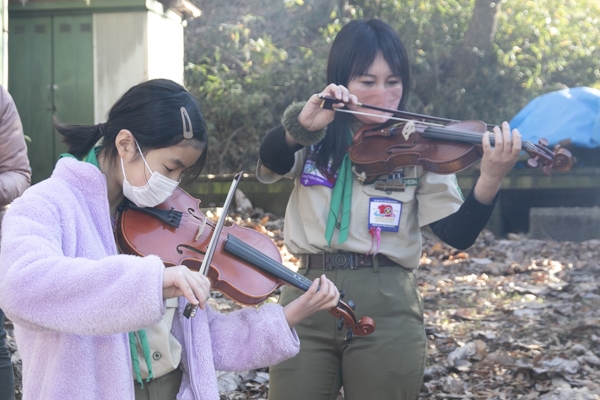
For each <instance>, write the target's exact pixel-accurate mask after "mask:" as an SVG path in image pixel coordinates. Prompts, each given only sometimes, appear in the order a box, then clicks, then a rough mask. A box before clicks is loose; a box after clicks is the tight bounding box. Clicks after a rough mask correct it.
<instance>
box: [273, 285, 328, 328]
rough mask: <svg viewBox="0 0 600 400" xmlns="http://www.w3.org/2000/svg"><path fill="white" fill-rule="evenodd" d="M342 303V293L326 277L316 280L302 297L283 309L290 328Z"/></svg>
mask: <svg viewBox="0 0 600 400" xmlns="http://www.w3.org/2000/svg"><path fill="white" fill-rule="evenodd" d="M339 301H340V292H338V290H337V288H336V287H335V285H334V284H333V282H331V281H330V280H329V279H327V278H326V277H325V275H321V277H320V278H318V279H315V281H314V282H313V283H312V285H311V286H310V288H309V289H308V290H307V291H306V293H304V294H303V295H302V296H300V297H298V298H297V299H296V300H294V301H292V302H291V303H290V304H288V305H286V306H285V307H284V308H283V314H284V315H285V319H286V320H287V322H288V325H289V326H290V328H293V327H294V326H295V325H296V324H298V323H299V322H300V321H302V320H303V319H305V318H307V317H309V316H311V315H312V314H314V313H315V312H317V311H320V310H329V309H330V308H332V307H335V306H336V305H337V304H338V302H339Z"/></svg>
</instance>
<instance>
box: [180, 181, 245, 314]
mask: <svg viewBox="0 0 600 400" xmlns="http://www.w3.org/2000/svg"><path fill="white" fill-rule="evenodd" d="M243 174H244V171H240V172H238V173H237V174H236V175H235V176H234V177H233V182H232V183H231V186H230V187H229V193H228V194H227V198H226V199H225V203H223V214H221V217H220V218H219V220H218V221H217V224H216V225H215V229H214V230H213V233H212V237H211V238H210V242H209V244H208V247H207V248H206V253H205V255H204V259H202V265H201V266H200V270H199V271H198V272H200V273H201V274H203V275H204V276H206V275H207V274H208V268H209V267H210V263H211V262H212V258H213V255H214V254H215V248H216V247H217V243H218V238H219V236H220V235H221V230H222V229H223V225H224V224H225V220H226V219H227V210H229V206H230V205H231V201H232V200H233V196H234V195H235V191H236V190H237V187H238V183H239V182H240V180H241V179H242V176H243ZM197 310H198V306H197V305H194V304H191V303H187V305H186V306H185V309H184V310H183V316H184V317H186V318H188V319H189V318H190V317H193V316H195V315H196V311H197Z"/></svg>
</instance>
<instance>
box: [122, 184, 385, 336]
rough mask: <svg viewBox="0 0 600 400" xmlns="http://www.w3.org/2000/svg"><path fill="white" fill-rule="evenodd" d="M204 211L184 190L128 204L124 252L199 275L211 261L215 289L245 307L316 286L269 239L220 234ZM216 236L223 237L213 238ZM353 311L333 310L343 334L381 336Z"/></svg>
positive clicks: (234, 230) (242, 232) (229, 229)
mask: <svg viewBox="0 0 600 400" xmlns="http://www.w3.org/2000/svg"><path fill="white" fill-rule="evenodd" d="M238 175H239V176H241V173H240V174H238ZM238 179H239V178H238ZM199 206H200V200H198V199H195V198H194V197H192V196H191V195H190V194H188V193H187V192H186V191H184V190H183V189H181V188H179V187H178V188H176V189H175V191H174V192H173V194H172V195H171V197H169V198H168V199H167V200H166V201H165V202H164V203H163V204H160V205H159V206H157V207H153V208H140V207H137V206H135V205H134V204H133V203H130V202H129V203H126V204H125V205H124V206H123V207H122V209H121V212H120V214H119V219H118V222H117V230H116V240H117V246H118V247H119V250H120V251H121V252H122V253H125V254H133V255H138V256H142V257H143V256H146V255H149V254H154V255H157V256H159V257H160V258H161V259H162V260H163V263H164V264H165V266H166V267H170V266H175V265H185V266H186V267H188V268H190V269H192V270H196V271H201V269H202V264H203V260H204V258H205V257H207V259H208V260H210V261H209V263H210V265H209V267H208V268H207V271H206V272H205V275H206V276H207V277H208V278H209V279H210V281H211V283H212V287H213V289H215V290H218V291H219V292H221V293H223V294H224V295H225V296H227V297H229V298H230V299H231V300H233V301H235V302H236V303H238V304H241V305H245V306H253V305H256V304H259V303H262V302H263V301H265V300H266V299H267V298H268V297H269V296H270V295H271V294H272V293H273V291H275V289H277V288H279V287H280V286H282V285H284V284H289V285H292V286H294V287H297V288H299V289H302V290H304V291H306V290H308V288H309V287H310V286H311V284H312V281H310V280H309V279H307V278H306V277H304V276H302V275H300V274H298V273H296V272H294V271H292V270H290V269H289V268H286V267H285V266H284V265H283V264H281V253H280V252H279V249H278V247H277V245H275V243H273V241H272V240H271V239H270V238H269V237H268V236H266V235H264V234H262V233H261V232H258V231H255V230H252V229H248V228H244V227H240V226H239V225H237V224H233V225H231V226H226V227H223V228H222V229H220V230H216V229H215V228H216V227H215V223H214V222H213V221H212V220H210V219H209V218H208V217H207V216H206V215H204V214H203V213H202V211H200V208H199ZM221 218H223V220H224V217H221ZM215 230H216V231H217V232H218V236H215V235H213V232H215ZM213 241H214V242H215V246H214V253H213V252H210V254H211V256H210V258H208V255H207V251H210V249H209V247H211V246H210V245H209V242H213ZM188 306H189V304H188ZM353 310H354V305H353V304H352V302H351V301H349V302H348V304H347V303H344V302H343V301H341V300H340V301H339V302H338V304H337V306H336V307H333V308H331V309H330V310H329V313H330V314H332V315H333V316H334V317H336V318H338V319H339V322H338V329H339V330H341V329H342V327H345V328H346V329H347V330H348V331H347V334H346V339H347V340H348V339H351V338H352V336H353V335H356V336H367V335H370V334H371V333H373V331H374V330H375V322H374V321H373V320H372V319H371V318H369V317H362V318H360V320H357V319H356V317H355V315H354V311H353ZM186 311H188V308H187V307H186ZM184 315H186V312H184ZM186 316H187V317H188V318H189V315H186ZM192 316H193V314H192Z"/></svg>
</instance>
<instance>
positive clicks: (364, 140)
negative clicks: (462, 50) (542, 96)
mask: <svg viewBox="0 0 600 400" xmlns="http://www.w3.org/2000/svg"><path fill="white" fill-rule="evenodd" d="M319 97H320V98H321V99H322V100H323V102H322V104H321V107H322V108H325V109H333V107H332V106H333V104H335V103H343V101H340V100H337V99H335V98H331V97H327V96H323V95H319ZM346 104H351V103H346ZM356 105H357V106H359V107H365V108H370V109H374V110H378V111H384V112H387V113H392V114H394V115H395V116H396V117H389V120H388V122H386V123H384V124H378V125H365V126H363V127H361V128H360V129H359V130H358V131H357V132H356V133H355V134H354V136H353V138H352V145H351V146H350V147H349V149H348V152H349V157H350V160H351V161H352V162H353V165H354V169H355V173H356V174H357V175H358V177H359V180H360V181H361V182H363V183H370V182H373V181H374V180H375V179H376V178H377V176H379V175H382V174H390V173H392V172H394V171H395V170H397V169H399V168H401V167H405V166H418V165H420V166H422V167H423V169H424V170H425V171H431V172H435V173H438V174H453V173H456V172H460V171H462V170H465V169H467V168H468V167H470V166H471V165H473V164H474V163H475V162H476V161H477V160H479V159H480V158H481V157H482V156H483V149H482V147H481V140H482V136H483V134H484V133H485V132H486V131H487V130H488V129H489V128H490V127H491V126H490V125H488V124H486V123H485V122H483V121H479V120H466V121H459V120H452V119H446V118H439V117H431V116H427V115H423V114H415V113H409V112H406V111H399V110H392V109H388V108H383V107H377V106H371V105H368V104H362V103H358V104H356ZM335 111H338V112H348V113H355V112H354V111H352V110H348V109H345V108H339V109H335ZM395 121H400V122H395ZM432 121H433V122H432ZM494 143H495V140H494V137H493V135H491V136H490V144H491V145H492V146H493V145H494ZM521 149H522V150H524V151H525V152H527V153H528V155H529V159H528V160H527V166H528V167H532V168H535V167H537V166H539V165H540V164H541V165H542V171H543V172H544V174H546V175H550V174H551V172H552V170H557V171H560V172H564V171H568V170H569V169H570V168H571V166H572V165H573V156H572V155H571V153H570V152H569V151H568V150H567V149H565V148H561V147H560V146H555V147H554V149H553V150H550V149H549V148H548V141H547V140H545V139H540V141H539V143H538V144H534V143H532V142H530V141H527V140H524V141H522V144H521Z"/></svg>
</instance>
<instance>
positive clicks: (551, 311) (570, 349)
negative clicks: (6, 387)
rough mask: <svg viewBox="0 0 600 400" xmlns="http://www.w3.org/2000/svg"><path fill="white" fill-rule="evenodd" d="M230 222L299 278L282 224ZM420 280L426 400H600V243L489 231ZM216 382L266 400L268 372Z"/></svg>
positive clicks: (440, 254)
mask: <svg viewBox="0 0 600 400" xmlns="http://www.w3.org/2000/svg"><path fill="white" fill-rule="evenodd" d="M208 214H209V213H208V212H207V215H208ZM229 218H230V219H232V220H233V221H235V222H236V223H237V224H238V225H241V226H244V227H248V228H251V229H256V230H258V231H260V232H263V233H265V234H267V235H268V236H269V237H271V239H272V240H273V241H274V242H275V243H276V244H277V245H278V246H279V248H280V249H281V255H282V259H283V264H284V265H286V266H289V267H291V268H295V266H296V263H297V260H296V259H295V258H294V257H293V256H292V255H291V254H289V253H288V252H287V251H286V250H285V247H284V246H283V219H282V218H278V217H277V216H274V215H272V214H269V213H265V212H263V211H262V210H260V209H252V208H250V207H248V206H246V208H245V209H244V210H240V212H232V213H230V214H229ZM416 277H417V280H418V283H419V286H420V289H421V293H422V295H423V300H424V305H425V315H424V318H425V324H426V333H427V336H428V339H429V342H428V346H429V348H428V362H427V367H426V371H425V378H424V382H423V386H422V389H421V398H430V399H498V400H501V399H523V400H528V399H543V400H563V399H564V400H567V399H569V400H571V399H576V400H588V399H590V400H591V399H597V400H600V240H589V241H586V242H582V243H572V242H552V241H540V240H532V239H528V238H527V237H526V236H525V235H514V234H511V235H509V237H508V238H506V239H499V238H496V237H494V235H493V234H492V233H490V232H488V231H484V232H483V233H482V234H481V235H480V236H479V238H478V239H477V242H476V243H475V244H474V245H473V246H472V247H471V248H470V249H468V250H467V251H464V252H463V251H456V250H454V249H452V248H451V247H449V246H446V245H444V244H443V243H441V242H439V241H436V240H433V239H430V238H425V241H424V248H423V257H422V259H421V265H420V267H419V269H418V270H417V271H416ZM276 300H277V293H274V294H273V297H272V298H270V299H269V300H268V301H276ZM210 304H211V306H212V307H213V308H215V309H218V310H220V311H222V312H225V313H227V312H230V311H232V310H235V309H238V308H239V307H240V306H239V305H237V304H235V303H233V302H232V301H230V300H229V299H227V298H225V297H224V296H222V295H221V294H220V293H218V292H213V293H212V299H211V300H210ZM6 326H7V328H8V330H9V340H8V343H9V346H10V347H11V351H12V353H13V360H14V362H15V371H16V375H17V380H18V382H20V372H21V370H20V360H19V358H18V352H16V347H15V346H14V340H13V339H12V325H11V324H10V322H7V325H6ZM218 380H219V385H220V389H221V399H223V400H225V399H227V400H246V399H266V398H267V394H268V386H269V374H268V369H260V370H253V371H246V372H243V373H237V372H235V373H231V372H219V376H218ZM17 390H20V388H18V389H17ZM17 394H18V395H19V396H18V398H20V393H19V392H17ZM338 398H339V399H343V394H340V395H339V397H338Z"/></svg>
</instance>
